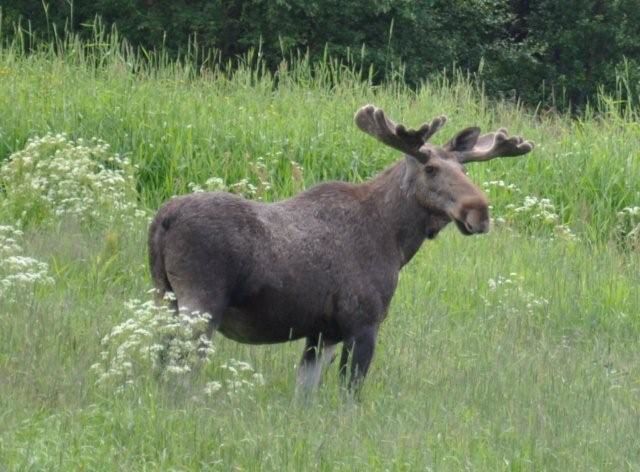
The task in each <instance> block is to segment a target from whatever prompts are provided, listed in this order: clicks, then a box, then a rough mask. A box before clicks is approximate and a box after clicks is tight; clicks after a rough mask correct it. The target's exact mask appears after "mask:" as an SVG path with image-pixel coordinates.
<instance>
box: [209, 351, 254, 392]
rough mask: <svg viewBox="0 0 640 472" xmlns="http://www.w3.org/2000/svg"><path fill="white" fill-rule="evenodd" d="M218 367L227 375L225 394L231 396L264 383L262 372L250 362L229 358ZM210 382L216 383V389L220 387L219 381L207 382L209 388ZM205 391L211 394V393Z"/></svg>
mask: <svg viewBox="0 0 640 472" xmlns="http://www.w3.org/2000/svg"><path fill="white" fill-rule="evenodd" d="M220 367H221V368H222V369H224V370H225V371H226V373H227V375H228V377H229V378H227V379H225V380H224V382H225V384H226V387H227V395H229V396H233V395H235V394H237V393H239V392H240V391H242V390H245V389H252V388H254V387H255V386H262V385H264V377H263V376H262V374H259V373H257V372H256V371H255V370H254V369H253V367H252V366H251V364H249V363H247V362H243V361H238V360H236V359H230V360H229V361H228V362H225V363H224V364H222V365H221V366H220ZM212 384H217V386H218V389H220V388H221V387H222V384H221V383H219V382H218V383H216V382H209V383H208V384H207V387H208V388H209V390H211V385H212ZM214 386H215V385H214ZM214 392H215V390H214ZM207 393H208V394H209V395H211V393H209V392H207Z"/></svg>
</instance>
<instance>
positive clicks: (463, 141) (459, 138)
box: [444, 126, 480, 152]
mask: <svg viewBox="0 0 640 472" xmlns="http://www.w3.org/2000/svg"><path fill="white" fill-rule="evenodd" d="M479 136H480V128H478V127H477V126H473V127H471V128H466V129H463V130H462V131H460V132H459V133H458V134H456V135H455V136H454V137H453V139H452V140H451V141H449V142H448V143H447V144H446V145H445V146H444V149H445V151H458V152H464V151H469V150H471V149H473V147H474V146H475V145H476V141H478V137H479Z"/></svg>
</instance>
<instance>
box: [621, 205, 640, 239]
mask: <svg viewBox="0 0 640 472" xmlns="http://www.w3.org/2000/svg"><path fill="white" fill-rule="evenodd" d="M617 216H618V223H617V225H616V232H617V233H618V235H619V236H620V237H621V239H622V240H623V241H625V242H628V243H631V244H635V245H637V247H640V206H633V207H625V208H623V209H622V210H621V211H619V212H618V214H617Z"/></svg>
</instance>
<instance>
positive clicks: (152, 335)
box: [91, 294, 264, 396]
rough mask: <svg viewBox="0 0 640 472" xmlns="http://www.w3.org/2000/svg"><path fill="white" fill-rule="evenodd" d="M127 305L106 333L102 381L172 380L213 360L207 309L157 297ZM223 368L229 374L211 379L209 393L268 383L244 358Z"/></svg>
mask: <svg viewBox="0 0 640 472" xmlns="http://www.w3.org/2000/svg"><path fill="white" fill-rule="evenodd" d="M172 295H173V294H168V296H167V297H165V298H167V299H170V298H171V297H172ZM124 306H125V310H126V312H127V315H128V317H127V319H126V321H124V322H122V323H120V324H118V325H116V326H114V327H113V328H112V329H111V331H110V332H109V334H107V335H106V336H104V338H102V341H101V344H102V346H103V351H102V352H101V354H100V357H101V359H100V361H99V362H96V363H95V364H93V365H92V366H91V369H92V370H93V371H94V372H95V373H96V375H97V381H96V383H97V384H99V385H104V386H109V387H113V388H114V389H115V391H116V392H118V393H120V392H122V391H124V390H125V389H126V388H127V387H128V386H133V385H135V382H136V380H137V379H143V378H145V373H150V372H153V373H155V374H157V376H158V377H159V378H160V379H162V380H164V381H167V382H172V381H176V380H177V379H180V378H185V377H184V376H185V375H186V374H189V373H190V372H192V371H193V370H194V369H196V368H198V367H199V366H202V365H203V364H207V363H209V362H210V361H211V358H212V355H213V353H214V352H215V351H214V348H213V346H212V344H211V341H210V339H209V338H208V337H207V336H206V334H205V333H206V331H207V326H208V323H209V320H210V316H209V315H208V314H207V313H198V312H192V313H179V314H176V313H174V311H173V310H171V309H170V308H169V307H168V306H167V305H164V304H159V303H156V302H155V301H152V300H147V301H141V300H135V299H134V300H129V301H128V302H126V303H125V305H124ZM221 368H222V369H223V370H224V371H225V372H227V373H228V376H229V378H228V379H225V380H224V383H222V382H218V381H211V382H208V383H207V384H206V385H205V386H204V391H203V393H204V395H205V396H212V395H214V394H215V393H216V392H218V391H219V390H221V389H222V388H223V387H226V388H225V390H226V391H227V393H228V394H229V395H233V394H235V393H237V392H238V391H239V390H241V389H247V388H253V387H255V386H257V385H262V384H263V383H264V380H263V378H262V376H261V375H260V374H258V373H256V372H255V371H254V370H253V368H252V367H251V366H250V365H249V364H247V363H245V362H240V361H236V360H234V359H231V360H230V361H229V362H227V363H225V364H223V365H222V366H221Z"/></svg>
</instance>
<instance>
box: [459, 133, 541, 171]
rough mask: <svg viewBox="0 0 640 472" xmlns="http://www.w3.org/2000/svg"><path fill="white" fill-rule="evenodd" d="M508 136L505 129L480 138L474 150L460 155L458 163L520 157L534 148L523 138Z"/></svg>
mask: <svg viewBox="0 0 640 472" xmlns="http://www.w3.org/2000/svg"><path fill="white" fill-rule="evenodd" d="M507 136H508V133H507V130H506V129H505V128H500V129H499V130H498V131H496V132H495V133H488V134H484V135H482V136H480V137H479V138H478V140H477V141H476V143H475V145H474V146H473V148H471V149H469V150H468V151H462V152H459V153H458V161H459V162H460V163H465V162H475V161H488V160H490V159H493V158H495V157H512V156H520V155H522V154H526V153H528V152H530V151H531V150H532V149H533V147H534V143H533V142H532V141H525V140H524V139H523V138H522V137H521V136H511V137H510V138H509V137H507Z"/></svg>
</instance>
